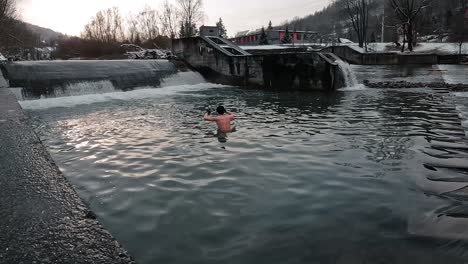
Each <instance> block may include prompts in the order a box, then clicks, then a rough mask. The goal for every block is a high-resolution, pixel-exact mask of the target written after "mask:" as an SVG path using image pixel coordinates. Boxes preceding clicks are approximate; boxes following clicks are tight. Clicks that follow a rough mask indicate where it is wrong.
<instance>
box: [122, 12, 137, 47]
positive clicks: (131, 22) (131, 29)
mask: <svg viewBox="0 0 468 264" xmlns="http://www.w3.org/2000/svg"><path fill="white" fill-rule="evenodd" d="M125 22H126V23H125V24H126V32H127V33H126V38H127V39H128V41H130V42H131V43H136V42H137V39H139V38H140V33H139V31H138V30H139V28H138V19H137V18H136V16H135V15H134V14H129V15H128V17H127V19H126V20H125Z"/></svg>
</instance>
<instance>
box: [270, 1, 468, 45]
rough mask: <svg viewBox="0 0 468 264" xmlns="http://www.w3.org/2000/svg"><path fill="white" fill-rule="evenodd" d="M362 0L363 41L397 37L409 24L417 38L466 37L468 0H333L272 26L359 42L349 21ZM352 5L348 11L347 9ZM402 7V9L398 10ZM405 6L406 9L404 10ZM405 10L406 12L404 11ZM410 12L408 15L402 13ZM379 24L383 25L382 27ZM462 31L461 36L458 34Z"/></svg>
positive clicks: (324, 38) (329, 39)
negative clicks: (363, 6) (364, 29)
mask: <svg viewBox="0 0 468 264" xmlns="http://www.w3.org/2000/svg"><path fill="white" fill-rule="evenodd" d="M362 3H365V5H367V7H366V10H365V11H366V12H367V18H366V20H367V21H366V27H367V30H366V31H367V32H366V36H365V41H366V42H375V41H380V40H381V39H382V28H383V32H384V34H383V35H384V36H383V40H384V41H386V42H396V41H398V35H399V34H398V31H399V30H401V27H402V26H405V27H406V26H409V24H408V22H409V21H410V22H411V23H410V24H411V29H406V30H407V31H411V32H413V34H414V36H415V37H416V38H415V39H414V40H413V41H415V42H416V41H417V40H430V39H432V40H433V41H440V42H442V41H452V42H458V41H460V38H463V39H466V37H467V36H466V35H464V32H466V28H464V22H465V21H464V14H465V12H466V8H467V6H468V0H444V1H438V0H432V1H431V0H335V1H332V2H331V3H330V5H328V6H327V7H326V8H324V9H323V10H321V11H318V12H315V13H314V14H311V15H309V16H306V17H303V18H298V17H296V18H294V19H292V20H290V21H286V22H285V23H283V24H282V25H280V26H278V27H276V28H285V27H286V26H289V28H290V29H294V30H308V31H315V32H317V33H318V35H317V41H332V40H333V41H334V40H336V39H337V38H347V39H350V40H353V41H355V42H359V32H357V30H356V28H355V27H356V26H355V25H353V21H352V20H353V19H352V17H354V18H357V16H358V13H359V11H356V10H361V11H362V7H359V6H358V5H361V6H362ZM350 9H352V10H353V11H352V12H351V13H352V14H350V13H349V12H348V11H349V10H350ZM398 10H403V12H398ZM404 10H406V11H404ZM405 12H406V14H405ZM408 13H411V14H414V15H415V17H413V18H409V17H405V15H410V16H411V14H408ZM382 26H383V27H382ZM462 35H463V36H462Z"/></svg>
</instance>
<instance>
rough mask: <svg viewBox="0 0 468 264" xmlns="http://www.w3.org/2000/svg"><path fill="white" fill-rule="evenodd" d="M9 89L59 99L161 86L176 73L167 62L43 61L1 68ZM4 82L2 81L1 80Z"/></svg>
mask: <svg viewBox="0 0 468 264" xmlns="http://www.w3.org/2000/svg"><path fill="white" fill-rule="evenodd" d="M0 67H1V68H2V72H3V74H4V75H5V77H6V78H7V79H8V80H9V82H10V87H22V88H23V89H22V91H21V94H22V97H23V98H25V99H37V98H41V97H60V96H67V95H77V94H87V93H105V92H109V91H113V90H114V89H118V90H123V91H126V90H131V89H134V88H136V87H141V86H160V85H161V83H162V81H163V80H164V78H167V77H169V76H171V75H174V74H176V73H177V68H176V66H175V65H174V64H173V63H171V62H169V61H167V60H144V61H143V60H142V61H130V60H126V61H47V62H45V61H40V62H18V63H9V64H5V65H0ZM0 82H1V81H0Z"/></svg>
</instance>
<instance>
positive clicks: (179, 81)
mask: <svg viewBox="0 0 468 264" xmlns="http://www.w3.org/2000/svg"><path fill="white" fill-rule="evenodd" d="M200 83H206V80H205V79H204V78H203V76H201V74H200V73H198V72H192V71H188V72H179V73H177V74H174V75H171V76H169V77H167V78H164V79H163V80H162V82H161V87H169V86H178V85H187V84H190V85H194V84H200Z"/></svg>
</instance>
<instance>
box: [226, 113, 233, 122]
mask: <svg viewBox="0 0 468 264" xmlns="http://www.w3.org/2000/svg"><path fill="white" fill-rule="evenodd" d="M226 114H227V115H228V116H229V117H230V118H231V120H232V119H234V113H233V112H226Z"/></svg>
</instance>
